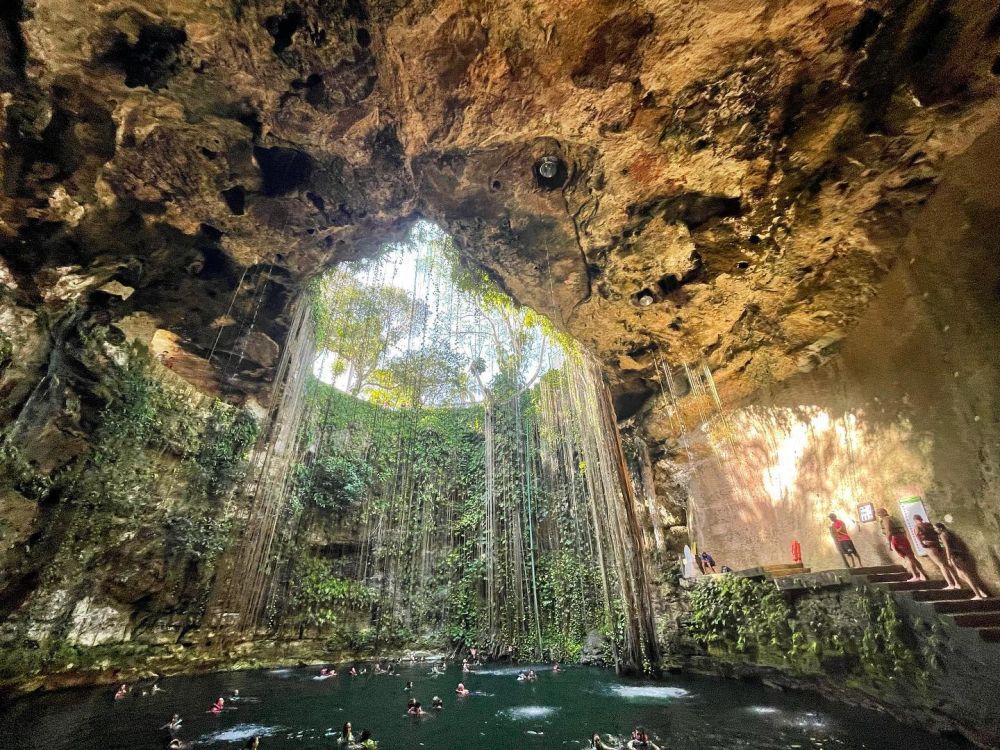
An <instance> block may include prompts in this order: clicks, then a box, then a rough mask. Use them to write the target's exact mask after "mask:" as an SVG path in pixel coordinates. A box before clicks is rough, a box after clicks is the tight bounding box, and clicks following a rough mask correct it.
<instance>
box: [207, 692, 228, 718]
mask: <svg viewBox="0 0 1000 750" xmlns="http://www.w3.org/2000/svg"><path fill="white" fill-rule="evenodd" d="M225 707H226V699H225V698H221V697H220V698H219V700H217V701H216V702H215V703H213V704H212V707H211V708H210V709H208V713H212V714H215V715H216V716H218V715H219V714H221V713H222V709H223V708H225Z"/></svg>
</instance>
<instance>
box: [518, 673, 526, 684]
mask: <svg viewBox="0 0 1000 750" xmlns="http://www.w3.org/2000/svg"><path fill="white" fill-rule="evenodd" d="M527 679H528V675H526V674H525V673H524V672H518V673H517V681H518V682H525V681H526V680H527Z"/></svg>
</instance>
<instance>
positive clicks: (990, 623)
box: [954, 611, 1000, 628]
mask: <svg viewBox="0 0 1000 750" xmlns="http://www.w3.org/2000/svg"><path fill="white" fill-rule="evenodd" d="M954 620H955V624H956V625H958V626H959V627H961V628H1000V611H997V612H968V613H966V614H963V615H954Z"/></svg>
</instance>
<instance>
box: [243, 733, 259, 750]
mask: <svg viewBox="0 0 1000 750" xmlns="http://www.w3.org/2000/svg"><path fill="white" fill-rule="evenodd" d="M259 747H260V735H259V734H255V735H254V736H253V737H251V738H250V739H248V740H247V744H245V745H244V746H243V748H244V750H257V748H259Z"/></svg>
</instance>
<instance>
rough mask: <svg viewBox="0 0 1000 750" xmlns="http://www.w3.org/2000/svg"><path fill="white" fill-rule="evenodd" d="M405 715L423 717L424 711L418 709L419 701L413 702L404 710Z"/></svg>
mask: <svg viewBox="0 0 1000 750" xmlns="http://www.w3.org/2000/svg"><path fill="white" fill-rule="evenodd" d="M406 713H408V714H409V715H410V716H423V715H424V713H425V712H424V709H422V708H421V707H420V701H413V705H411V706H409V707H408V708H407V709H406Z"/></svg>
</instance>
